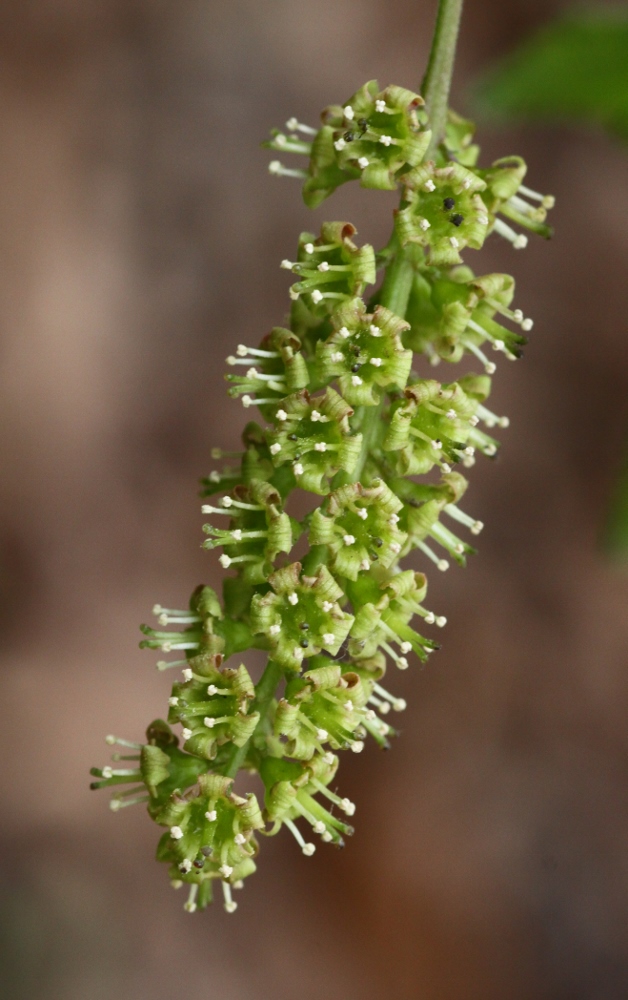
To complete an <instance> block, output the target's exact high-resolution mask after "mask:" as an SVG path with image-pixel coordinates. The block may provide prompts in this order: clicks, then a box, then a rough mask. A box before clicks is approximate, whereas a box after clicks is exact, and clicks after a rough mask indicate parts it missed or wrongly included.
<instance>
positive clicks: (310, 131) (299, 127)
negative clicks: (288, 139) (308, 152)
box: [286, 117, 316, 135]
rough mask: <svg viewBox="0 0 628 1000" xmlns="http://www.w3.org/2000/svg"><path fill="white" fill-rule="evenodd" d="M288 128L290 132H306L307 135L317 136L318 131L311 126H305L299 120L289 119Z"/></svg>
mask: <svg viewBox="0 0 628 1000" xmlns="http://www.w3.org/2000/svg"><path fill="white" fill-rule="evenodd" d="M286 128H287V129H288V131H289V132H304V133H305V135H316V129H315V128H310V126H309V125H303V124H302V122H300V121H299V120H298V119H297V118H294V117H292V118H288V121H287V122H286Z"/></svg>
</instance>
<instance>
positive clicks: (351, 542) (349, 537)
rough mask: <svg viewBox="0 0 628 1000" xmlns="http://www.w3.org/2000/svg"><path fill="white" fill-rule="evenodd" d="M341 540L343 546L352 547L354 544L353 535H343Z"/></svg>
mask: <svg viewBox="0 0 628 1000" xmlns="http://www.w3.org/2000/svg"><path fill="white" fill-rule="evenodd" d="M342 540H343V542H344V543H345V545H354V544H355V535H343V536H342Z"/></svg>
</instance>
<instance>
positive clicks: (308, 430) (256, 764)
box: [92, 81, 553, 912]
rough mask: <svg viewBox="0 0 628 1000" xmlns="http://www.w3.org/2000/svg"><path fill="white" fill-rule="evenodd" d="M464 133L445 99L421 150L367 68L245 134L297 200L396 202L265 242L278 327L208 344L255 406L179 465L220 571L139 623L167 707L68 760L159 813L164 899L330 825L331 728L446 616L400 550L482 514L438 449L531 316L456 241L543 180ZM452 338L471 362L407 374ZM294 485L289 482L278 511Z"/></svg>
mask: <svg viewBox="0 0 628 1000" xmlns="http://www.w3.org/2000/svg"><path fill="white" fill-rule="evenodd" d="M473 133H474V127H473V125H472V124H471V123H470V122H468V121H465V120H464V119H462V118H460V117H459V116H458V115H456V114H454V113H453V112H450V113H449V118H448V122H447V127H446V134H445V137H444V139H443V141H442V142H440V144H438V145H437V146H436V149H435V150H433V149H432V134H431V132H430V128H429V120H428V116H427V113H426V111H425V109H424V103H423V99H422V98H421V97H420V96H419V95H418V94H414V93H412V92H411V91H409V90H405V89H403V88H401V87H396V86H391V87H387V88H386V89H385V90H380V88H379V86H378V84H377V83H376V82H375V81H371V82H370V83H367V84H365V86H364V87H362V88H361V89H360V90H359V91H358V92H357V93H356V94H354V95H353V97H351V98H350V99H349V100H348V101H346V102H345V103H344V104H339V105H332V106H330V107H328V108H326V109H325V111H323V113H322V127H321V128H319V129H313V128H310V127H309V126H306V125H302V124H300V123H299V122H298V121H297V120H296V119H291V120H290V121H289V122H288V123H287V125H286V130H285V131H282V130H275V131H273V133H272V138H271V140H270V141H269V142H268V143H267V145H268V146H269V147H270V148H271V149H273V150H276V151H278V152H280V153H282V154H288V153H291V154H297V155H303V156H305V157H307V159H308V166H307V169H305V170H301V169H296V168H291V167H290V168H289V167H285V166H283V164H282V163H281V162H280V161H278V160H274V161H273V162H272V163H271V164H270V171H271V173H272V174H277V175H286V176H291V177H297V178H300V179H301V180H302V181H303V197H304V200H305V202H306V204H307V205H309V206H316V205H319V204H320V203H321V202H322V201H323V200H324V199H325V198H326V197H327V196H328V195H330V194H331V193H332V192H333V191H334V190H335V189H336V188H337V187H339V186H340V185H342V184H344V183H346V182H348V181H351V180H359V182H360V184H361V185H362V186H363V187H365V188H370V189H380V190H392V189H395V188H399V190H400V204H399V208H398V210H397V211H396V213H395V218H394V227H393V233H392V236H391V239H390V242H389V243H388V245H387V246H386V247H385V248H383V249H382V250H381V251H380V252H379V253H375V252H374V250H373V248H372V247H371V246H369V245H368V244H367V245H362V246H359V245H357V244H356V243H355V241H354V237H355V236H356V230H355V228H354V227H353V226H352V225H351V224H350V223H346V222H329V223H325V224H324V225H323V226H322V229H321V232H320V235H316V234H314V233H303V234H302V235H301V237H300V238H299V242H298V247H297V251H296V254H295V259H294V260H287V259H286V260H284V261H282V263H281V267H282V268H284V269H286V270H287V271H290V272H291V274H292V275H293V276H294V281H293V282H292V284H291V286H290V288H289V295H290V300H291V309H290V315H289V318H288V320H287V321H286V326H285V327H275V328H274V329H273V330H271V331H270V333H268V334H267V335H266V336H264V337H263V338H262V340H261V343H260V345H259V347H246V346H244V345H242V344H240V345H239V346H237V348H236V350H235V353H234V354H233V355H232V356H230V357H228V358H227V364H228V367H229V374H228V375H227V380H228V383H229V389H228V393H229V396H230V397H232V398H233V399H239V400H240V401H241V403H242V405H243V407H244V409H245V410H247V412H248V411H249V410H251V409H252V408H256V409H257V410H258V412H259V414H260V417H261V420H260V421H259V422H249V423H247V425H246V427H245V429H244V432H243V435H242V442H243V447H242V451H241V452H240V453H238V454H237V455H234V454H230V455H225V454H224V453H223V452H221V451H220V449H215V451H214V452H213V453H212V457H213V458H215V460H216V462H217V463H218V465H217V467H216V468H215V469H214V471H212V472H210V474H209V475H208V476H207V478H206V479H204V480H203V495H204V497H205V499H206V500H207V501H208V502H207V503H205V505H204V506H203V508H202V509H203V513H205V514H206V515H207V516H208V518H209V520H208V523H207V524H206V525H205V526H204V532H205V534H206V536H207V538H206V540H205V542H204V543H203V544H204V547H205V548H206V549H218V550H219V551H220V555H219V562H220V564H221V566H222V567H223V568H224V570H226V571H231V572H230V574H229V575H228V576H226V577H225V580H224V587H223V600H222V601H220V600H219V598H218V596H217V595H216V594H215V592H214V591H213V590H212V589H211V588H209V587H203V586H201V587H198V588H197V589H196V590H195V591H194V593H193V595H192V598H191V600H190V604H189V609H187V610H174V609H168V608H162V607H161V606H156V607H155V608H154V613H155V615H156V618H157V627H156V628H152V627H148V626H142V631H143V632H144V635H145V638H144V640H143V642H142V646H144V647H146V648H149V649H154V650H159V651H161V652H163V653H165V654H172V658H171V659H164V660H160V661H159V662H158V664H157V666H158V669H159V670H163V671H165V670H168V669H170V668H173V669H175V670H181V671H182V675H181V679H180V680H177V681H176V682H175V683H174V685H173V686H172V691H171V695H170V698H169V702H168V716H167V721H165V720H156V721H155V722H153V723H151V725H150V726H149V727H148V730H147V733H146V740H145V742H131V741H127V740H124V739H119V738H117V737H107V742H108V743H110V744H111V745H112V746H113V745H118V746H119V747H121V748H122V750H123V751H127V752H116V753H115V754H114V765H113V766H106V767H103V768H100V769H98V768H94V769H93V770H92V774H93V775H94V776H95V778H96V780H95V781H94V782H93V785H92V787H94V788H103V787H108V788H111V789H112V790H113V798H112V799H111V807H112V809H115V810H117V809H121V808H124V807H125V806H127V805H132V804H137V803H144V804H146V806H147V809H148V812H149V815H150V816H151V817H152V819H154V820H155V822H156V823H157V824H158V825H160V826H162V827H163V828H164V832H163V835H162V837H161V840H160V841H159V846H158V850H157V857H158V860H160V861H164V862H166V863H167V864H168V865H169V871H170V878H171V880H172V884H173V885H174V886H175V887H179V886H181V885H182V884H184V883H185V884H187V885H188V887H189V895H188V898H187V902H186V904H185V908H186V910H187V911H188V912H193V911H194V910H196V909H202V908H204V907H205V906H206V905H207V904H208V903H209V902H210V901H211V898H212V888H213V883H214V882H215V881H218V882H220V883H221V888H222V893H223V896H224V905H225V909H226V910H227V912H233V911H234V910H235V909H236V905H237V904H236V903H235V901H234V900H233V896H232V889H234V888H235V889H238V888H241V887H242V885H243V882H244V879H245V878H246V877H247V876H248V875H250V874H251V873H252V872H253V871H255V860H254V859H255V858H256V856H257V853H258V850H259V837H260V836H269V835H273V834H276V833H278V832H279V831H280V830H281V829H282V827H285V828H286V829H287V830H288V831H289V832H290V833H291V834H292V835H293V837H294V839H295V840H296V842H297V844H298V846H299V847H300V848H301V850H302V852H303V853H304V854H305V855H306V856H308V855H311V854H312V853H313V852H314V850H315V844H314V841H312V840H310V839H309V838H310V837H312V836H314V837H319V838H320V839H321V840H322V841H323V842H329V843H333V844H337V845H338V844H342V843H343V840H344V837H346V836H348V835H350V834H351V832H352V828H351V826H350V824H349V823H348V822H347V820H348V819H349V818H350V817H352V816H353V813H354V812H355V806H354V805H353V803H352V802H350V801H349V799H347V798H346V797H344V796H343V795H342V794H341V793H340V792H338V791H337V769H338V765H339V754H340V751H342V750H351V751H353V752H355V753H358V752H360V751H361V750H362V749H363V747H364V745H365V741H366V740H367V739H368V738H369V737H370V738H372V739H373V740H374V741H375V743H376V744H377V745H379V746H380V747H385V746H388V744H389V740H390V738H391V737H392V736H394V733H395V731H394V728H393V726H392V725H391V723H390V721H389V718H390V716H389V713H390V712H391V710H392V711H393V712H400V711H403V709H404V708H405V701H404V700H403V699H401V698H398V697H397V696H396V695H395V694H394V690H389V687H388V685H390V687H392V688H394V678H393V679H392V680H391V681H389V680H388V679H386V686H385V684H384V681H385V675H386V672H387V670H389V669H390V668H391V667H393V668H395V667H396V668H398V669H400V670H405V669H407V668H408V666H410V664H411V662H412V659H413V657H414V658H416V659H418V660H420V661H423V662H424V661H425V660H427V658H428V657H429V655H430V654H431V653H432V651H433V650H435V649H437V648H438V643H437V642H436V641H435V639H434V627H436V628H442V627H443V626H444V625H445V624H446V619H445V618H444V617H443V616H442V615H437V614H435V613H434V612H433V611H431V610H429V609H428V608H427V607H426V606H425V605H424V601H425V597H426V591H427V580H426V577H425V575H424V574H423V573H422V572H417V571H415V570H414V569H412V568H409V567H408V566H407V565H406V566H405V567H404V566H403V563H404V560H405V559H406V557H408V556H409V555H410V554H411V553H413V552H416V553H417V558H418V560H419V562H420V563H421V562H422V563H423V566H424V568H430V567H431V565H432V564H433V565H434V566H435V567H437V568H438V569H439V570H441V571H444V570H446V569H448V567H449V565H450V562H451V561H452V560H453V561H455V562H457V563H459V564H461V565H464V563H465V559H466V556H467V555H468V554H470V553H472V552H474V549H473V548H472V546H471V545H470V543H469V536H475V535H478V534H479V532H480V531H481V530H482V527H483V525H482V523H481V522H480V521H479V520H477V519H476V518H474V517H473V516H471V515H469V514H467V513H466V511H465V510H463V509H461V507H460V502H461V500H462V497H463V495H464V494H465V491H466V488H467V482H466V479H465V478H464V476H463V475H462V474H461V472H460V471H457V468H458V469H459V468H460V467H462V468H463V469H467V468H470V467H471V466H473V465H474V463H475V461H476V456H478V455H483V456H487V457H489V458H490V457H493V456H494V455H495V454H496V452H497V449H498V441H497V440H496V439H495V438H494V437H493V436H492V435H491V434H490V433H489V431H492V430H493V429H494V428H497V427H506V426H507V425H508V420H507V418H505V417H501V416H497V415H495V414H494V413H492V412H491V411H490V410H489V409H488V408H487V407H486V406H485V402H486V399H487V397H488V395H489V393H490V387H491V379H490V376H491V375H492V374H493V373H494V372H495V370H496V362H495V360H491V358H499V357H500V356H505V357H506V358H508V359H510V360H514V359H515V358H518V357H520V356H521V349H522V346H523V345H524V344H525V343H526V338H525V336H524V334H525V333H527V332H528V331H529V330H530V329H531V327H532V321H531V320H530V319H528V318H526V317H524V315H523V313H522V312H521V310H520V309H516V308H513V307H512V302H513V297H514V280H513V279H512V278H511V277H510V276H509V275H506V274H489V275H483V276H476V275H475V274H474V273H473V271H472V270H471V269H470V267H469V266H468V265H467V264H466V263H464V264H463V261H462V253H463V252H464V251H465V250H467V249H473V250H479V249H480V248H481V247H482V245H483V244H484V242H485V240H486V239H487V237H488V236H489V235H490V234H491V233H496V234H498V235H500V236H502V237H504V238H505V239H506V240H507V241H508V242H509V243H510V244H512V246H513V247H514V248H516V249H518V248H522V247H524V246H525V245H526V242H527V236H526V235H525V234H524V233H523V232H522V231H521V230H522V229H526V230H528V231H530V232H533V233H538V234H540V235H542V236H545V237H548V236H549V235H550V230H549V228H548V227H547V226H546V224H545V217H546V213H547V209H548V208H550V207H551V206H552V204H553V199H551V198H550V197H544V196H542V195H539V194H537V193H536V192H534V191H532V190H531V189H529V188H527V187H525V186H524V185H523V180H524V177H525V173H526V167H525V164H524V162H523V160H521V159H520V158H519V157H508V158H505V159H502V160H498V161H497V162H496V163H494V164H493V165H492V166H490V167H488V168H483V167H480V166H478V159H479V148H478V146H477V145H475V144H474V143H473ZM430 150H431V152H430ZM382 269H384V271H385V274H384V278H383V281H382V282H381V283H380V284H379V286H378V287H377V272H378V270H382ZM369 286H370V287H371V293H370V294H369V293H367V289H368V288H369ZM373 289H375V290H373ZM493 352H494V353H493ZM466 361H470V362H471V365H472V366H474V367H477V365H478V364H479V366H480V368H481V371H480V372H479V373H477V372H475V373H474V372H470V373H469V372H467V371H466V370H464V371H463V373H462V374H458V373H456V374H458V377H457V378H456V380H455V381H444V382H439V381H438V380H437V379H435V378H432V377H428V374H429V369H430V368H432V367H433V366H437V365H439V364H440V363H441V362H453V363H459V362H462V363H464V362H466ZM223 458H226V459H229V460H230V461H228V463H227V464H224V465H223V464H221V463H222V460H223ZM295 491H301V492H305V493H309V494H311V495H312V503H311V505H310V506H311V511H310V512H309V513H307V514H306V515H305V516H304V517H301V518H300V519H297V518H296V517H295V516H293V514H292V513H291V510H292V509H293V508H292V507H291V500H292V496H293V494H294V493H295ZM301 506H302V505H301ZM297 543H299V545H300V549H299V551H300V552H301V553H302V555H301V556H300V557H299V558H296V557H295V555H294V551H295V546H296V545H297ZM423 632H427V634H426V635H424V634H423ZM251 649H258V650H264V651H265V652H266V653H267V657H268V659H267V666H266V668H265V670H264V672H263V674H262V676H261V678H260V680H259V681H258V682H257V684H254V682H253V680H252V678H251V676H250V673H249V670H248V669H247V666H245V664H244V663H242V662H241V657H242V655H243V654H245V653H246V651H247V650H251ZM176 727H178V728H176ZM118 762H124V763H123V765H122V766H121V767H118V766H117V763H118ZM240 771H243V772H244V775H250V774H253V773H254V774H256V775H258V776H259V778H261V781H262V783H263V786H264V801H263V803H261V804H260V803H259V802H258V799H257V797H256V796H255V794H253V793H252V792H247V793H246V794H244V795H240V794H237V793H236V792H235V791H234V788H233V779H234V778H235V776H236V775H237V774H238V773H239V772H240Z"/></svg>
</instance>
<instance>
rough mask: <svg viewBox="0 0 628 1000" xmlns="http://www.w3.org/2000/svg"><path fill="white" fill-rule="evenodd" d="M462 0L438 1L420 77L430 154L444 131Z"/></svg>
mask: <svg viewBox="0 0 628 1000" xmlns="http://www.w3.org/2000/svg"><path fill="white" fill-rule="evenodd" d="M462 4H463V0H439V4H438V13H437V15H436V27H435V28H434V38H433V40H432V48H431V50H430V58H429V62H428V64H427V72H426V74H425V77H424V79H423V85H422V88H423V96H424V98H425V104H426V107H427V112H428V114H429V116H430V124H431V129H432V142H431V146H430V150H429V152H430V153H433V152H434V150H435V149H436V147H437V146H438V144H439V142H441V140H442V138H443V135H444V134H445V125H446V122H447V105H448V101H449V88H450V86H451V78H452V75H453V69H454V58H455V55H456V42H457V40H458V29H459V27H460V18H461V17H462Z"/></svg>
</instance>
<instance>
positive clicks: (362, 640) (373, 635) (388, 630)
mask: <svg viewBox="0 0 628 1000" xmlns="http://www.w3.org/2000/svg"><path fill="white" fill-rule="evenodd" d="M426 591H427V581H426V579H425V576H424V575H423V574H422V573H414V572H413V571H412V570H405V571H404V572H402V573H399V574H397V575H396V576H394V577H392V579H390V580H388V581H384V582H383V583H382V584H381V588H380V591H379V595H378V597H377V598H376V599H375V600H374V601H367V602H366V603H364V604H362V606H361V607H360V608H359V609H356V616H355V622H354V624H353V626H352V629H351V639H350V643H349V654H350V655H351V656H352V657H353V658H354V659H355V660H356V662H357V663H358V664H359V663H360V660H361V658H365V659H367V658H370V657H372V656H374V654H375V653H376V652H377V650H378V649H380V648H381V649H383V650H384V651H385V652H386V654H387V655H388V656H389V657H390V658H391V659H392V660H393V662H395V663H396V664H397V665H398V666H400V667H402V669H403V668H405V667H406V666H407V665H408V664H407V661H406V660H405V657H404V656H402V654H401V652H397V650H396V649H395V648H394V645H397V646H398V647H399V648H400V649H401V647H402V646H403V649H404V650H409V649H412V651H413V652H414V653H416V655H417V656H418V658H419V659H420V660H421V661H425V660H426V659H427V657H428V655H429V653H430V652H431V651H432V650H434V649H438V643H436V642H434V641H433V640H431V639H426V638H425V637H424V636H422V635H420V634H419V633H418V632H416V631H415V630H414V629H413V628H411V627H410V624H409V623H410V621H411V620H412V618H413V617H414V616H415V615H417V614H418V615H422V616H423V617H426V615H427V612H426V611H425V610H424V608H423V606H422V603H421V602H422V601H423V599H424V598H425V594H426Z"/></svg>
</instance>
